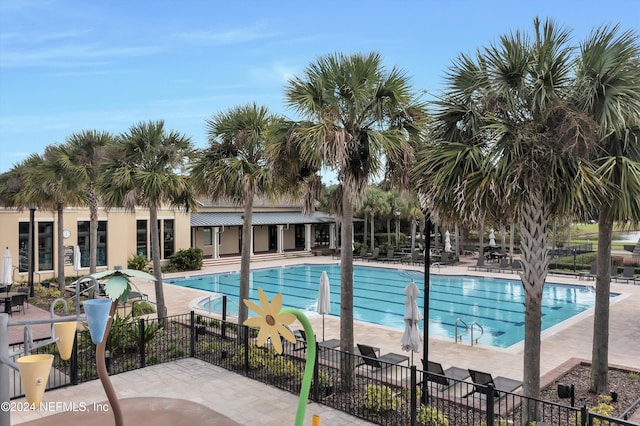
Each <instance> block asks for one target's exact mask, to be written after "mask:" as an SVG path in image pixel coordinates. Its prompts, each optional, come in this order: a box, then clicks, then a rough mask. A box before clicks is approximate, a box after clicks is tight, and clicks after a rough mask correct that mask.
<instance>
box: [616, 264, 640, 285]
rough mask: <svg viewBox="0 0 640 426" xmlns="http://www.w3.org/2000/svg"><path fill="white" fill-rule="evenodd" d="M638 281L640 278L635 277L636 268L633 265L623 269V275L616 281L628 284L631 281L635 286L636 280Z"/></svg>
mask: <svg viewBox="0 0 640 426" xmlns="http://www.w3.org/2000/svg"><path fill="white" fill-rule="evenodd" d="M638 279H640V278H638V277H636V275H635V266H632V265H627V266H625V267H624V268H623V269H622V275H619V276H617V277H616V281H617V280H622V281H625V282H626V283H627V284H628V283H629V281H631V282H633V283H634V284H635V282H636V280H638Z"/></svg>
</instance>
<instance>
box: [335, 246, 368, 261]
mask: <svg viewBox="0 0 640 426" xmlns="http://www.w3.org/2000/svg"><path fill="white" fill-rule="evenodd" d="M365 257H367V248H366V247H363V248H361V249H360V254H359V255H357V256H353V259H354V260H355V259H361V260H364V258H365ZM338 258H340V257H339V256H338Z"/></svg>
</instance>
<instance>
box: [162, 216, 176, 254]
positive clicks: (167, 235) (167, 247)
mask: <svg viewBox="0 0 640 426" xmlns="http://www.w3.org/2000/svg"><path fill="white" fill-rule="evenodd" d="M174 250H175V238H174V220H173V219H165V220H164V258H165V259H168V258H169V257H171V255H172V254H173V252H174Z"/></svg>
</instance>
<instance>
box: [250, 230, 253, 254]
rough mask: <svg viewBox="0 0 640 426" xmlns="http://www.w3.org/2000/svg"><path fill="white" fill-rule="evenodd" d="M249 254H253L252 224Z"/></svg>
mask: <svg viewBox="0 0 640 426" xmlns="http://www.w3.org/2000/svg"><path fill="white" fill-rule="evenodd" d="M250 252H251V256H253V225H251V250H250Z"/></svg>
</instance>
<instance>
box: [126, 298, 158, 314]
mask: <svg viewBox="0 0 640 426" xmlns="http://www.w3.org/2000/svg"><path fill="white" fill-rule="evenodd" d="M155 311H156V309H155V308H154V307H153V305H151V303H149V302H145V301H134V302H133V303H132V304H131V313H132V314H133V316H134V317H139V316H140V315H147V314H152V313H154V312H155Z"/></svg>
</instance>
